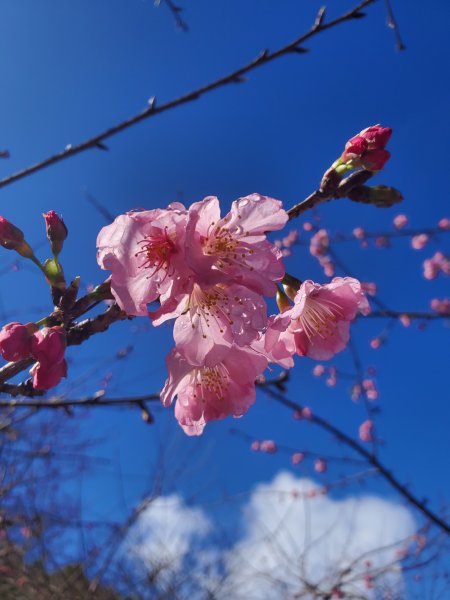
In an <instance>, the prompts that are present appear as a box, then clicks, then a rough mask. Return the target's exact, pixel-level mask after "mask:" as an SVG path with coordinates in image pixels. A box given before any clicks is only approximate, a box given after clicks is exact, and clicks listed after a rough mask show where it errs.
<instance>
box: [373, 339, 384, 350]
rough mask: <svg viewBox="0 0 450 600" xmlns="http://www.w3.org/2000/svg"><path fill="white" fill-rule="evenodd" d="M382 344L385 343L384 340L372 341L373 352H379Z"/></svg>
mask: <svg viewBox="0 0 450 600" xmlns="http://www.w3.org/2000/svg"><path fill="white" fill-rule="evenodd" d="M382 343H383V340H382V339H381V338H379V337H375V338H373V339H371V340H370V347H371V348H372V349H373V350H378V348H379V347H380V346H381V344H382Z"/></svg>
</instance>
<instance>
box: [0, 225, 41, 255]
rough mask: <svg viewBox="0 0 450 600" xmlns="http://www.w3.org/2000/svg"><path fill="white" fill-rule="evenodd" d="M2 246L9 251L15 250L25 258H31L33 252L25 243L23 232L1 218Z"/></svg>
mask: <svg viewBox="0 0 450 600" xmlns="http://www.w3.org/2000/svg"><path fill="white" fill-rule="evenodd" d="M0 244H1V245H2V246H3V248H6V249H7V250H15V251H16V252H18V253H19V254H20V255H21V256H24V257H25V258H31V257H32V256H34V255H33V250H32V249H31V248H30V246H29V245H28V244H27V242H26V241H25V237H24V235H23V231H21V230H20V229H19V228H18V227H16V226H15V225H13V224H12V223H10V222H9V221H8V220H7V219H5V218H4V217H1V216H0Z"/></svg>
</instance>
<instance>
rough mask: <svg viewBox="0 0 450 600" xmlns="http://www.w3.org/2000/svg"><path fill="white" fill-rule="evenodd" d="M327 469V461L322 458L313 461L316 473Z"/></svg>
mask: <svg viewBox="0 0 450 600" xmlns="http://www.w3.org/2000/svg"><path fill="white" fill-rule="evenodd" d="M327 469H328V465H327V461H326V460H325V459H324V458H317V459H316V460H315V462H314V470H315V471H316V473H325V472H326V471H327Z"/></svg>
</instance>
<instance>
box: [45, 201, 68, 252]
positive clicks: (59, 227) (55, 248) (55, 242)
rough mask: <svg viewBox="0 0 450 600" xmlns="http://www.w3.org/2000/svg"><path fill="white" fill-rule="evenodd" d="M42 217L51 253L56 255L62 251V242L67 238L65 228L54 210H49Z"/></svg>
mask: <svg viewBox="0 0 450 600" xmlns="http://www.w3.org/2000/svg"><path fill="white" fill-rule="evenodd" d="M42 216H43V217H44V220H45V227H46V230H47V238H48V239H49V241H50V243H51V246H52V252H53V254H55V255H58V254H59V253H60V252H61V250H62V247H63V242H64V240H65V239H66V238H67V233H68V232H67V227H66V226H65V224H64V221H63V220H62V218H61V217H60V216H59V215H57V214H56V213H55V211H54V210H50V211H48V213H44V214H43V215H42Z"/></svg>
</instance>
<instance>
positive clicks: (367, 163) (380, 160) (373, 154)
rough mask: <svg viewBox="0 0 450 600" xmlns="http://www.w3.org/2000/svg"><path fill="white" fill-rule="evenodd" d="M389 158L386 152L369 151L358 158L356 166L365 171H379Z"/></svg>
mask: <svg viewBox="0 0 450 600" xmlns="http://www.w3.org/2000/svg"><path fill="white" fill-rule="evenodd" d="M390 157H391V153H390V152H388V151H387V150H383V149H381V148H380V149H376V150H370V151H369V152H365V153H364V154H363V155H362V156H361V157H360V159H359V161H358V164H359V166H361V167H362V168H363V169H366V171H381V169H382V168H383V167H384V165H385V164H386V163H387V161H388V160H389V158H390Z"/></svg>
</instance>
